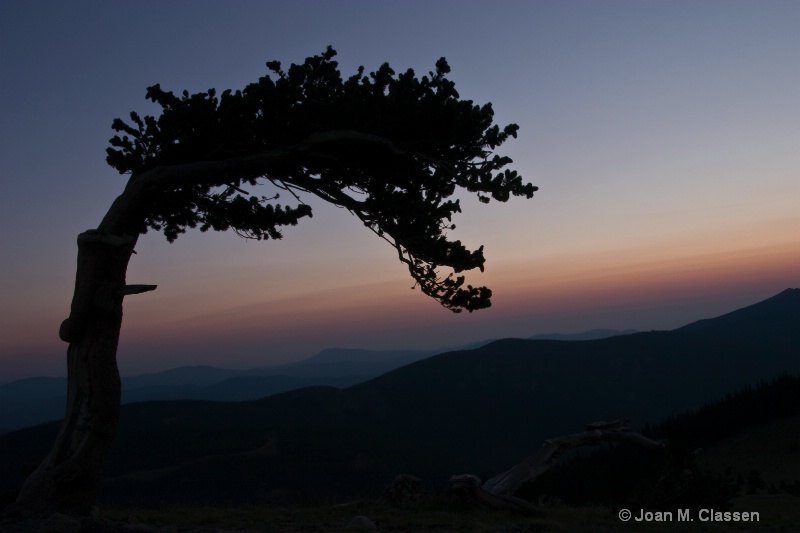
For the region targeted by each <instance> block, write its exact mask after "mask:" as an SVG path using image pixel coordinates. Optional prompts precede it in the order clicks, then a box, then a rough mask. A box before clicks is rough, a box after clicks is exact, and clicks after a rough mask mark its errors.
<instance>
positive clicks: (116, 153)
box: [99, 47, 537, 312]
mask: <svg viewBox="0 0 800 533" xmlns="http://www.w3.org/2000/svg"><path fill="white" fill-rule="evenodd" d="M335 56H336V51H335V50H333V48H331V47H328V48H327V50H326V51H325V52H324V53H322V54H321V55H316V56H313V57H309V58H307V59H306V60H305V62H304V63H303V64H300V65H297V64H293V65H291V66H290V67H289V68H288V69H287V70H283V68H282V66H281V63H280V62H277V61H272V62H268V63H267V68H268V70H269V72H268V73H267V75H265V76H263V77H261V78H260V79H259V80H258V81H257V82H255V83H251V84H249V85H247V86H246V87H245V88H244V89H242V90H236V91H233V90H225V91H224V92H222V93H221V94H219V95H218V94H217V92H216V91H215V90H214V89H209V90H208V91H206V92H201V93H197V94H189V92H188V91H183V93H182V95H180V96H177V95H175V94H173V93H172V92H170V91H165V90H164V89H162V88H161V87H160V85H153V86H151V87H148V89H147V95H146V96H147V98H148V99H150V100H152V101H153V102H154V103H156V104H158V105H159V106H160V107H161V114H160V115H159V116H158V117H153V116H145V117H141V116H140V115H139V114H137V113H135V112H132V113H131V114H130V121H129V122H126V121H123V120H121V119H116V120H114V122H113V128H114V130H115V131H116V132H118V133H119V135H116V136H114V137H113V138H112V139H111V141H110V143H111V147H109V148H108V149H107V154H108V155H107V161H108V163H109V164H110V165H111V166H112V167H114V168H115V169H116V170H118V171H119V172H120V173H122V174H131V178H130V179H129V181H128V185H127V187H126V191H125V192H126V194H123V195H122V196H121V197H120V198H119V199H118V201H117V202H115V204H114V205H112V208H111V209H110V210H109V214H108V215H106V218H105V219H104V221H103V223H101V225H100V228H99V230H100V231H103V230H104V229H105V230H107V231H108V232H109V233H116V234H121V233H128V234H136V235H138V234H140V233H145V232H146V231H147V230H148V229H155V230H160V231H163V233H164V235H165V237H166V238H167V239H168V240H169V241H170V242H172V241H174V240H175V239H176V238H177V237H178V236H179V235H180V234H181V233H184V232H185V231H186V229H187V228H195V227H199V229H200V230H201V231H207V230H209V229H213V230H217V231H223V230H227V229H232V230H234V231H235V232H237V233H238V234H239V235H241V236H244V237H247V238H253V239H259V240H260V239H269V238H272V239H278V238H281V227H282V226H287V225H294V224H296V223H297V222H298V221H299V220H300V219H301V218H303V217H307V216H308V217H310V216H311V214H312V212H311V211H312V210H311V207H310V206H309V205H308V204H306V203H305V202H304V201H303V195H304V193H308V194H312V195H315V196H317V197H319V198H321V199H323V200H325V201H328V202H330V203H332V204H334V205H337V206H340V207H343V208H345V209H347V210H349V211H350V212H351V213H352V214H353V215H355V216H356V217H358V218H359V219H360V220H361V221H362V222H363V223H364V225H365V226H367V227H368V228H369V229H371V230H372V231H373V232H375V233H376V234H377V235H378V236H380V237H382V238H383V239H385V240H386V241H388V242H389V243H390V244H391V245H392V246H394V247H395V249H396V250H397V254H398V258H399V260H400V261H401V262H403V263H404V264H406V265H407V267H408V269H409V272H410V274H411V276H412V277H413V279H414V280H415V282H416V284H418V285H419V287H420V288H421V290H422V291H423V292H424V293H425V294H427V295H429V296H431V297H433V298H435V299H436V300H438V301H439V302H440V303H441V304H442V305H443V306H445V307H446V308H448V309H450V310H452V311H454V312H459V311H461V310H462V309H466V310H468V311H470V312H471V311H473V310H476V309H481V308H485V307H488V306H490V305H491V301H490V297H491V291H490V290H489V289H488V288H486V287H473V286H472V285H465V279H464V276H463V275H458V274H459V273H461V272H463V271H466V270H471V269H475V268H478V269H480V270H483V266H484V262H485V258H484V255H483V247H482V246H481V247H480V248H478V249H477V250H469V249H467V248H466V247H465V246H464V245H463V244H462V243H461V242H460V241H458V240H450V239H449V238H448V235H447V233H448V231H449V230H452V229H454V228H455V225H454V224H453V223H452V217H453V215H454V214H455V213H457V212H460V210H461V209H460V205H459V201H458V200H457V199H455V200H454V199H452V197H453V195H454V193H455V192H456V190H457V189H458V188H463V189H465V190H467V191H469V192H472V193H475V194H477V196H478V198H479V199H480V201H481V202H484V203H486V202H489V201H490V200H491V199H494V200H497V201H500V202H505V201H507V200H508V199H509V198H510V197H511V196H523V197H526V198H531V197H532V196H533V193H534V191H536V190H537V188H536V187H535V186H533V185H531V184H530V183H527V184H526V183H523V181H522V178H521V176H520V175H519V174H518V173H517V172H516V171H515V170H510V169H508V168H506V167H507V166H508V165H509V164H510V163H511V162H512V161H511V159H510V158H508V157H503V156H500V155H497V154H495V153H494V150H495V149H496V148H497V147H498V146H500V145H501V144H503V143H504V142H505V141H506V140H507V139H508V138H509V137H516V134H517V130H518V126H517V125H516V124H510V125H508V126H505V127H504V128H502V129H501V128H500V127H499V126H498V125H496V124H494V123H493V118H494V112H493V110H492V106H491V104H489V103H487V104H485V105H482V106H480V105H476V104H474V103H473V102H472V101H471V100H462V99H460V96H459V93H458V92H457V91H456V89H455V84H454V82H452V81H451V80H449V79H448V78H447V74H448V73H449V72H450V67H449V65H448V63H447V61H446V60H445V59H444V58H441V59H439V60H438V61H437V62H436V66H435V72H429V73H428V75H425V76H422V77H417V76H416V74H415V72H414V71H413V70H411V69H409V70H407V71H405V72H403V73H400V74H397V73H396V72H395V71H394V70H393V69H392V68H391V67H390V66H389V65H388V64H386V63H384V64H383V65H381V67H380V68H378V69H377V70H376V71H374V72H370V73H369V74H367V73H366V72H365V70H364V68H363V67H360V68H359V69H358V71H357V73H355V74H353V75H352V76H350V77H348V78H346V79H344V78H342V75H341V73H340V72H339V69H338V64H337V62H336V61H334V59H333V58H334V57H335ZM260 183H271V184H272V185H274V186H275V187H277V189H278V190H279V191H281V192H283V193H285V195H284V196H287V195H288V197H289V200H290V203H291V205H284V204H281V203H279V202H278V201H279V198H280V194H274V195H271V196H258V195H256V194H253V191H255V186H256V185H258V184H260ZM123 197H124V198H123ZM120 220H124V221H125V222H124V223H120V222H119V221H120ZM443 267H444V268H446V269H449V270H450V272H449V273H448V274H446V275H445V274H443V273H441V272H440V271H441V269H442V268H443Z"/></svg>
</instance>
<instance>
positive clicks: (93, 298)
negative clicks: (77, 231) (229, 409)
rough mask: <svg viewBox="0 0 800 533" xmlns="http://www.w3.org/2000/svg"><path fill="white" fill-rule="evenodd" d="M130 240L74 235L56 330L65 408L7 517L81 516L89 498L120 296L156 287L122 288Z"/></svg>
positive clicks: (113, 377) (114, 411) (100, 454)
mask: <svg viewBox="0 0 800 533" xmlns="http://www.w3.org/2000/svg"><path fill="white" fill-rule="evenodd" d="M135 242H136V239H135V238H130V237H119V236H114V235H103V234H101V233H100V232H98V231H96V230H92V231H88V232H85V233H82V234H81V235H79V236H78V267H77V273H76V277H75V292H74V295H73V300H72V308H71V311H70V315H69V318H67V319H66V320H65V321H64V322H63V323H62V325H61V329H60V331H59V335H60V337H61V339H62V340H64V341H65V342H68V343H69V348H68V350H67V367H68V376H69V380H68V388H67V406H66V414H65V417H64V421H63V423H62V425H61V429H60V431H59V434H58V437H57V438H56V442H55V444H54V446H53V448H52V450H51V451H50V453H49V454H48V455H47V457H45V459H44V460H43V461H42V462H41V463H40V464H39V466H38V467H37V468H36V470H35V471H34V472H33V473H32V474H31V475H30V476H29V477H28V478H27V479H26V481H25V483H24V484H23V486H22V488H21V490H20V493H19V496H18V498H17V501H16V503H14V504H12V506H11V507H10V508H9V509H7V510H6V512H5V513H4V514H6V515H14V514H32V513H35V514H47V513H52V512H62V513H68V514H77V515H86V514H89V512H90V511H91V509H92V507H93V505H94V503H95V500H96V497H97V492H98V490H99V487H100V483H101V481H102V476H103V473H104V471H105V467H106V463H107V460H108V456H109V454H110V451H111V447H112V444H113V440H114V434H115V432H116V429H117V422H118V419H119V412H120V388H121V387H120V378H119V371H118V369H117V361H116V352H117V344H118V341H119V333H120V328H121V325H122V300H123V298H124V296H125V295H126V294H133V293H136V292H142V291H141V290H140V289H141V288H142V287H146V290H152V288H155V287H154V286H140V287H138V288H137V287H134V289H133V290H134V292H130V289H128V288H126V287H130V286H126V285H125V275H126V270H127V267H128V261H129V259H130V256H131V254H132V253H133V247H134V245H135Z"/></svg>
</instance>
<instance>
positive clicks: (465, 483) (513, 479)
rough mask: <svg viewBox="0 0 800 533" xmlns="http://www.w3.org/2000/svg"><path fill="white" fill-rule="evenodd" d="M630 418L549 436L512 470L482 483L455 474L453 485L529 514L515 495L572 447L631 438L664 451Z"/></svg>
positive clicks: (527, 506) (495, 506)
mask: <svg viewBox="0 0 800 533" xmlns="http://www.w3.org/2000/svg"><path fill="white" fill-rule="evenodd" d="M627 422H628V420H627V419H619V420H615V421H612V422H593V423H591V424H587V425H586V426H585V429H584V431H581V432H579V433H571V434H569V435H562V436H560V437H555V438H551V439H547V440H546V441H544V443H543V444H542V447H541V449H540V450H539V451H538V452H537V453H535V454H533V455H531V456H529V457H526V458H525V459H524V460H523V461H522V462H520V463H518V464H517V465H515V466H513V467H511V468H510V469H508V470H506V471H505V472H502V473H500V474H497V475H496V476H494V477H492V478H490V479H489V480H487V481H486V482H485V483H483V484H482V485H481V484H480V479H479V478H478V477H477V476H473V475H471V474H466V475H460V476H453V477H451V478H450V487H451V490H453V491H454V492H457V493H460V494H463V495H466V496H467V497H469V498H470V499H472V500H474V501H475V502H477V503H479V504H480V505H483V506H484V507H487V508H490V509H498V510H500V509H507V510H512V511H518V512H525V513H529V512H530V511H531V507H530V504H529V503H528V502H526V501H525V500H521V499H520V498H516V497H514V496H513V494H514V493H515V492H516V491H517V490H519V488H520V487H522V485H524V484H525V483H527V482H529V481H532V480H533V479H535V478H537V477H538V476H540V475H542V474H543V473H544V472H546V471H547V470H549V469H550V468H552V467H553V466H555V465H556V463H558V461H559V459H560V458H561V455H562V454H563V453H564V452H565V451H566V450H569V449H571V448H579V447H582V446H595V445H597V444H601V443H603V442H620V441H627V442H632V443H634V444H637V445H639V446H643V447H645V448H649V449H652V450H659V451H664V450H666V444H665V443H664V442H659V441H654V440H651V439H648V438H647V437H645V436H644V435H642V434H640V433H637V432H635V431H633V430H631V429H630V428H629V427H627Z"/></svg>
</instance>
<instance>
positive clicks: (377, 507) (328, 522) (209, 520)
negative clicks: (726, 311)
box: [0, 495, 800, 533]
mask: <svg viewBox="0 0 800 533" xmlns="http://www.w3.org/2000/svg"><path fill="white" fill-rule="evenodd" d="M731 510H732V511H737V510H738V511H756V510H757V511H758V512H759V520H758V522H742V521H738V522H733V521H731V522H719V521H717V522H710V521H706V522H703V521H700V520H699V518H698V516H697V515H696V514H693V516H692V518H693V520H692V521H689V522H686V521H684V522H678V521H677V518H675V517H673V520H672V521H666V522H641V521H636V520H633V519H631V520H629V521H627V522H623V521H622V520H621V519H620V512H621V511H622V510H621V509H611V508H607V507H569V506H563V505H542V506H541V508H540V510H539V512H538V513H537V514H536V515H535V516H532V517H523V516H518V515H513V514H510V513H507V512H493V511H488V510H485V509H482V508H479V507H474V506H472V505H469V504H466V503H462V502H455V501H453V500H451V499H450V498H449V497H447V496H445V495H429V496H427V497H426V498H425V499H424V500H423V501H420V502H416V503H414V504H412V505H410V506H409V507H407V508H405V509H398V508H396V507H393V506H390V505H388V504H387V503H385V502H381V501H359V502H352V503H346V504H340V505H332V506H330V505H328V506H313V507H311V506H308V507H304V506H295V507H266V506H264V507H259V506H253V507H243V508H197V507H171V508H165V509H127V508H107V509H103V510H99V511H98V512H97V513H96V516H95V517H93V518H91V519H86V520H83V521H81V520H77V519H73V518H70V517H66V516H59V515H56V516H53V517H51V518H49V519H47V520H44V521H28V522H23V523H16V524H0V530H2V531H3V532H5V533H29V532H30V533H67V532H76V533H101V532H116V533H228V532H234V531H235V532H242V533H245V532H246V533H266V532H269V533H273V532H274V533H299V532H317V533H326V532H327V533H335V532H342V533H350V532H353V531H376V532H396V531H397V532H399V531H403V532H417V531H419V532H439V533H442V532H448V531H457V532H476V533H477V532H488V533H501V532H558V533H562V532H563V533H572V532H576V533H581V532H587V533H589V532H591V533H604V532H610V531H623V532H625V531H629V532H663V533H667V532H686V533H694V532H697V533H705V532H743V531H759V532H786V533H790V532H796V531H798V530H800V499H798V498H796V497H791V496H787V495H755V496H747V497H742V498H739V499H738V500H737V501H736V502H735V504H734V506H733V508H732V509H731ZM632 511H633V513H634V517H635V516H637V515H638V514H639V512H640V510H638V509H632ZM650 511H652V512H655V511H657V510H650Z"/></svg>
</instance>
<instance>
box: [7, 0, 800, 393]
mask: <svg viewBox="0 0 800 533" xmlns="http://www.w3.org/2000/svg"><path fill="white" fill-rule="evenodd" d="M798 27H800V3H798V2H795V1H790V0H787V1H776V0H766V1H760V2H754V1H725V2H723V1H697V0H693V1H669V2H666V1H665V2H640V1H604V2H596V1H587V2H584V1H567V2H563V1H551V2H542V1H529V2H528V1H526V2H522V1H502V2H485V1H463V0H460V1H437V2H427V1H426V2H417V1H403V2H379V1H376V2H367V1H347V0H346V1H337V2H323V1H292V2H288V1H287V2H261V1H259V2H255V1H237V2H222V1H214V2H209V1H191V2H189V1H171V2H151V1H137V2H88V1H79V2H56V1H46V2H43V1H28V0H25V1H20V0H3V2H0V177H1V178H2V186H3V188H2V193H0V246H1V247H2V248H1V249H2V250H3V253H2V259H0V261H1V262H0V265H2V276H0V290H2V293H3V295H4V296H3V298H2V301H1V302H0V314H1V315H2V323H0V328H2V331H0V381H5V380H7V379H11V378H16V377H22V376H25V375H36V374H49V375H63V373H64V372H65V365H64V355H65V353H66V346H65V345H63V343H61V342H60V341H59V340H58V338H57V331H58V325H59V323H60V321H61V320H63V318H65V317H66V315H67V313H68V310H69V304H70V300H71V294H72V284H73V283H74V268H75V257H76V252H77V250H76V246H75V238H76V236H77V234H78V233H80V232H82V231H84V230H86V229H89V228H93V227H96V226H97V224H98V222H99V220H100V219H101V218H102V216H103V214H104V213H105V211H106V209H107V208H108V206H109V205H110V203H111V202H112V200H113V199H114V198H115V196H116V195H117V194H119V193H120V192H121V190H122V188H123V186H124V183H125V177H124V176H119V175H118V174H116V172H115V171H114V170H113V169H111V168H110V167H108V166H107V165H106V164H105V148H106V147H107V146H108V139H109V138H110V137H111V136H112V135H113V134H114V132H113V131H112V130H111V127H110V126H111V121H112V120H113V119H114V118H115V117H127V115H128V113H129V112H130V111H133V110H136V111H138V112H140V113H141V114H145V113H153V112H155V109H154V108H153V105H152V104H151V103H149V102H147V101H145V100H144V93H145V88H146V87H147V86H148V85H152V84H154V83H160V84H161V86H162V87H163V88H165V89H169V90H173V91H176V92H178V91H182V90H183V89H188V90H189V91H190V92H197V91H202V90H206V89H208V88H210V87H215V88H217V89H218V90H223V89H226V88H233V89H236V88H241V87H243V86H244V85H246V84H247V83H250V82H252V81H254V80H256V79H257V78H258V77H260V76H263V75H264V74H266V68H265V62H266V61H269V60H273V59H277V60H280V61H282V62H283V63H284V64H286V65H288V64H289V63H292V62H302V60H303V59H304V58H305V57H307V56H310V55H314V54H317V53H320V52H322V51H323V50H324V49H325V47H326V46H327V45H333V46H334V48H336V49H337V50H338V52H339V55H338V57H337V59H338V61H339V64H340V67H341V70H342V72H343V74H344V75H348V74H350V73H353V72H355V70H356V69H357V68H358V66H359V65H364V66H365V68H366V69H367V70H368V71H369V70H374V69H376V68H378V67H379V66H380V64H381V63H383V62H389V63H390V64H391V65H392V66H393V67H394V68H395V70H398V71H399V70H405V69H406V68H413V69H415V70H416V71H417V73H418V74H424V73H427V72H428V71H429V70H432V69H433V65H434V63H435V62H436V60H437V59H438V58H439V57H442V56H444V57H446V58H447V60H448V62H449V63H450V65H451V67H452V73H451V75H450V77H451V79H453V80H454V81H455V82H456V87H457V88H458V90H459V92H460V94H461V96H462V98H467V99H472V100H474V101H475V102H476V103H480V104H483V103H485V102H492V103H493V105H494V109H495V112H496V119H497V122H498V123H499V124H501V125H505V124H507V123H509V122H514V123H517V124H519V125H520V135H519V138H518V139H517V140H515V141H512V142H509V143H508V144H507V145H504V146H503V149H502V153H504V154H506V155H509V156H511V157H512V158H513V159H514V165H513V167H514V168H516V169H517V170H519V171H520V173H521V174H522V175H523V176H524V177H525V178H526V180H528V181H531V182H532V183H534V184H535V185H537V186H539V187H540V191H539V192H538V193H537V195H536V197H535V198H534V199H533V200H530V201H524V200H516V201H513V200H512V201H510V202H509V203H508V204H496V203H495V204H491V205H489V206H482V205H479V204H478V202H477V201H475V200H474V199H472V198H470V197H468V196H464V200H463V204H464V209H463V211H464V213H463V214H462V215H461V216H460V217H458V218H457V219H456V220H455V222H456V224H457V226H458V228H457V230H456V231H455V232H454V234H453V237H455V238H458V239H461V240H462V241H464V242H465V243H466V244H467V245H468V246H470V247H472V248H475V247H477V246H479V245H481V244H484V245H485V247H486V256H487V259H488V262H487V271H486V273H485V274H480V273H474V274H472V276H471V277H470V279H469V281H470V282H471V283H473V284H481V285H483V284H485V285H488V286H489V287H491V288H492V289H493V290H494V292H495V298H494V301H495V305H494V307H493V308H491V309H489V310H486V311H483V312H477V313H474V314H472V315H469V316H467V315H463V316H452V315H451V314H449V313H448V312H447V311H446V310H444V309H442V308H440V307H439V306H438V305H437V304H436V303H435V302H433V301H431V300H428V299H426V298H425V297H423V296H422V295H421V294H420V293H419V292H418V291H411V290H409V287H410V286H411V280H410V278H408V276H407V273H406V272H405V270H404V268H403V267H402V265H400V264H399V263H397V261H396V258H395V257H394V252H393V251H392V249H391V248H389V247H388V246H386V244H385V243H383V242H381V241H380V240H379V239H376V238H375V237H374V236H373V235H372V234H371V233H369V232H368V231H365V230H364V228H363V227H362V226H361V225H360V224H359V223H358V222H357V221H356V220H355V219H353V218H352V217H351V216H349V215H348V214H347V213H346V212H343V211H341V210H338V209H335V208H331V207H329V206H325V205H320V204H319V203H318V202H314V201H312V202H311V203H312V206H313V207H314V209H315V216H314V218H313V219H311V220H307V221H304V223H302V224H300V225H299V226H298V227H296V228H289V229H288V230H287V231H286V232H285V238H284V239H283V240H282V241H279V242H267V243H255V242H246V241H243V240H241V239H238V238H237V237H236V236H235V235H233V234H201V233H199V232H196V233H192V234H188V235H186V236H183V237H181V238H179V239H178V241H177V242H176V243H175V244H173V245H169V244H167V243H166V241H165V240H164V239H163V237H162V236H160V235H157V234H153V233H151V234H148V235H146V236H145V237H143V238H142V239H141V241H140V244H139V247H138V255H137V256H135V257H134V260H133V261H132V263H131V267H130V270H129V280H130V282H131V283H154V284H158V285H159V289H158V290H157V291H155V292H154V293H147V294H144V295H140V296H133V297H130V298H128V299H127V300H126V308H125V311H126V317H125V322H124V324H123V334H122V340H121V345H120V351H119V362H120V367H121V369H122V372H123V373H125V374H131V373H139V372H143V371H153V370H159V369H164V368H169V367H172V366H178V365H183V364H216V365H219V366H239V367H243V366H244V367H246V366H266V365H269V364H274V363H277V362H283V361H289V360H294V359H297V358H301V357H307V356H310V355H312V354H313V353H315V352H316V351H318V350H320V349H322V348H325V347H331V346H347V347H363V348H374V349H378V348H437V347H448V346H455V345H460V344H466V343H469V342H473V341H476V340H480V339H484V338H494V337H502V336H520V337H524V336H529V335H533V334H536V333H546V332H552V331H560V332H564V333H568V332H576V331H582V330H586V329H591V328H594V327H610V328H618V329H625V328H636V329H670V328H674V327H677V326H680V325H682V324H684V323H687V322H690V321H692V320H696V319H699V318H705V317H708V316H714V315H715V314H720V313H723V312H726V311H729V310H732V309H734V308H736V307H739V306H741V305H746V304H749V303H753V302H755V301H757V300H759V299H763V298H766V297H769V296H771V295H773V294H775V293H777V292H779V291H780V290H782V289H785V288H787V287H790V286H794V287H796V286H798V285H800V283H798V274H797V272H800V231H798V230H800V210H798V208H797V205H800V202H798V199H800V101H799V100H798V95H800V68H798V65H800V32H798V31H797V28H798Z"/></svg>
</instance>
